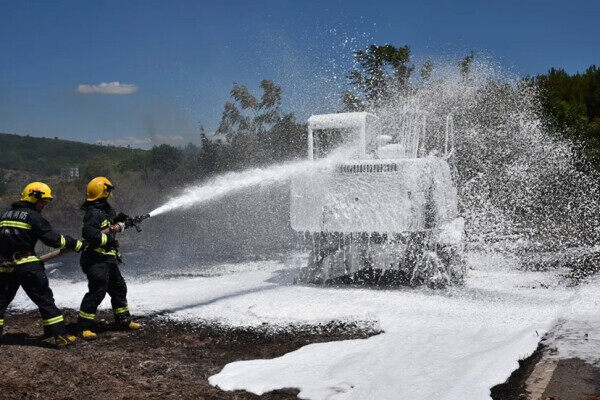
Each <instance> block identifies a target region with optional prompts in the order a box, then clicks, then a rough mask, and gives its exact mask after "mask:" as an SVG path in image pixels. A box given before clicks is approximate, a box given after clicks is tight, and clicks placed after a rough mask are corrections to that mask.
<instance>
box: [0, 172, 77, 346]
mask: <svg viewBox="0 0 600 400" xmlns="http://www.w3.org/2000/svg"><path fill="white" fill-rule="evenodd" d="M52 198H53V197H52V190H51V189H50V187H49V186H48V185H46V184H45V183H42V182H33V183H30V184H29V185H27V186H26V187H25V189H24V190H23V193H21V201H18V202H16V203H13V204H12V206H11V208H10V209H9V210H6V211H4V212H2V213H1V214H0V258H3V259H5V260H9V261H14V263H15V264H16V266H15V267H3V268H2V269H0V337H1V335H2V330H3V327H4V312H5V311H6V308H7V307H8V305H9V304H10V302H11V301H12V300H13V299H14V297H15V295H16V293H17V291H18V290H19V287H23V289H24V290H25V293H26V294H27V295H28V296H29V298H30V299H31V300H32V301H33V302H34V303H35V304H36V305H37V306H38V308H39V310H40V314H41V316H42V322H43V325H44V333H45V334H46V336H54V339H55V343H56V345H57V346H59V347H62V346H68V345H71V344H74V343H75V337H74V336H71V335H68V334H67V333H66V329H65V323H64V319H63V316H62V313H61V312H60V310H59V309H58V308H57V307H56V304H55V303H54V297H53V294H52V290H51V289H50V286H49V284H48V278H47V277H46V271H45V269H44V262H43V261H41V260H40V258H38V257H37V255H36V254H35V245H36V243H37V241H38V240H41V241H42V243H44V244H45V245H47V246H50V247H55V248H61V249H62V248H68V249H73V250H75V251H80V250H81V249H82V247H83V243H82V242H80V241H79V240H76V239H73V238H72V237H70V236H66V235H60V234H58V233H56V232H55V231H54V230H53V229H52V227H51V226H50V223H48V221H47V220H46V219H45V218H44V217H42V214H41V212H42V210H43V209H44V207H45V206H46V204H47V203H48V202H49V201H51V200H52Z"/></svg>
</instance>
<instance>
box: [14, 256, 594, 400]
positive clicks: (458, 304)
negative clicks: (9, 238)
mask: <svg viewBox="0 0 600 400" xmlns="http://www.w3.org/2000/svg"><path fill="white" fill-rule="evenodd" d="M469 264H470V266H471V268H472V270H471V272H470V274H469V277H468V278H467V282H466V284H465V286H464V287H457V288H452V289H448V290H444V291H433V290H429V289H397V290H374V289H361V288H344V289H337V288H322V287H312V286H298V285H293V284H292V282H293V278H294V275H295V273H296V272H297V270H296V269H295V268H294V267H292V264H286V263H280V262H275V261H272V262H253V263H244V264H226V265H221V266H215V267H213V268H212V269H211V270H209V271H206V272H207V274H206V275H207V276H204V277H194V278H172V279H164V280H153V281H149V282H142V281H130V282H129V295H128V298H129V302H130V305H131V307H132V310H133V312H134V313H135V314H150V313H164V314H165V315H167V316H170V317H173V318H177V319H184V320H187V321H200V320H203V321H215V322H218V323H221V324H226V325H232V326H246V327H252V326H263V325H264V324H268V325H271V326H289V325H291V324H319V323H327V322H329V321H331V320H339V321H373V322H374V323H375V324H376V326H378V327H379V328H381V329H382V330H383V331H384V333H382V334H380V335H377V336H374V337H371V338H369V339H360V340H347V341H341V342H332V343H320V344H313V345H309V346H305V347H303V348H301V349H299V350H297V351H294V352H292V353H289V354H286V355H284V356H282V357H279V358H276V359H273V360H251V361H239V362H234V363H231V364H228V365H227V366H225V368H224V369H223V370H222V371H221V372H220V373H218V374H216V375H214V376H212V377H211V378H210V382H211V384H213V385H216V386H219V387H220V388H222V389H224V390H238V389H241V390H247V391H250V392H253V393H256V394H262V393H265V392H268V391H272V390H275V389H281V388H290V387H294V388H298V389H299V390H300V394H299V397H300V398H305V399H326V398H336V399H374V398H377V399H397V398H404V399H465V398H468V399H487V398H489V389H490V387H492V386H494V385H496V384H498V383H502V382H504V381H505V379H506V378H507V377H508V376H509V375H510V373H511V372H512V371H513V370H514V369H516V368H517V367H518V363H517V360H518V359H519V358H522V357H525V356H527V355H529V354H530V353H532V352H533V351H534V350H535V348H536V346H537V344H538V342H539V340H540V338H541V336H542V335H543V334H544V332H545V331H546V330H548V329H549V328H550V327H551V326H553V324H554V323H555V321H556V320H557V319H558V318H559V317H561V315H563V314H564V313H565V312H568V311H569V310H571V309H572V308H573V307H574V308H577V307H579V306H578V305H577V304H579V303H578V302H583V304H585V307H587V308H586V309H585V310H584V311H585V312H583V311H582V315H583V316H589V315H592V314H593V313H594V312H597V310H598V300H597V299H598V295H595V293H598V292H599V291H598V290H597V288H598V287H599V286H600V283H595V282H592V283H590V284H589V285H594V286H586V287H584V288H582V289H571V288H566V287H564V285H560V284H558V280H557V279H556V274H557V273H556V272H554V273H553V272H524V271H518V270H516V261H515V260H511V259H509V258H507V257H501V256H492V255H481V254H479V255H471V256H470V260H469ZM51 285H52V288H53V290H54V293H55V296H56V299H57V303H58V305H59V306H60V307H71V308H76V307H77V306H78V304H79V302H80V301H81V297H82V296H83V294H84V293H85V291H86V285H85V283H84V282H78V283H73V282H70V281H64V280H52V282H51ZM591 295H595V296H596V297H595V299H596V300H594V301H593V302H591V303H590V301H589V300H586V299H588V298H589V296H591ZM582 296H583V297H582ZM13 307H16V308H20V309H31V308H34V306H33V304H32V303H31V302H30V301H29V300H28V299H27V298H26V297H25V296H24V295H23V293H22V292H20V293H19V295H18V296H17V298H16V299H15V301H14V302H13ZM103 307H109V302H108V299H107V300H105V302H104V303H103ZM590 307H591V309H590ZM6 324H10V316H9V317H8V318H7V319H6Z"/></svg>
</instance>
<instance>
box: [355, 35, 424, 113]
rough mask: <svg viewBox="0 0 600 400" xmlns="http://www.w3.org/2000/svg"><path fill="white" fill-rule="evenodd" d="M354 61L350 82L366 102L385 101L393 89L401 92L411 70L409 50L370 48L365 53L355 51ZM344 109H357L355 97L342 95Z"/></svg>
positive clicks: (390, 46)
mask: <svg viewBox="0 0 600 400" xmlns="http://www.w3.org/2000/svg"><path fill="white" fill-rule="evenodd" d="M354 59H355V60H356V62H357V64H358V67H359V68H358V69H355V70H352V71H350V73H349V75H348V78H349V79H350V83H351V84H352V85H354V86H355V88H356V89H358V90H359V92H360V93H364V95H365V99H366V101H367V102H371V103H377V102H379V101H382V100H385V99H386V98H388V96H389V95H390V94H392V93H394V92H395V91H397V90H405V89H406V88H407V87H408V79H409V78H410V76H411V74H412V72H413V71H414V69H415V67H414V66H412V65H409V62H410V47H408V46H404V47H395V46H393V45H391V44H386V45H383V46H378V45H371V46H369V47H367V48H366V49H365V50H356V51H355V52H354ZM344 100H345V106H346V108H347V109H352V108H357V107H358V106H357V100H358V97H356V96H352V95H351V94H350V93H349V94H345V95H344Z"/></svg>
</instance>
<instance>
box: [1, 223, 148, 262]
mask: <svg viewBox="0 0 600 400" xmlns="http://www.w3.org/2000/svg"><path fill="white" fill-rule="evenodd" d="M148 218H150V214H144V215H139V216H137V217H128V218H127V219H126V220H125V221H124V222H117V223H116V224H114V225H111V226H109V227H107V228H104V229H103V230H102V231H101V232H102V233H104V234H109V233H118V232H123V231H124V230H125V229H129V228H135V230H136V231H138V232H141V231H142V228H140V224H141V223H142V221H144V220H146V219H148ZM83 245H84V248H85V247H88V246H89V243H88V242H87V241H84V242H83ZM71 252H73V249H56V250H54V251H51V252H49V253H46V254H44V255H41V256H40V257H39V259H40V261H43V262H46V261H50V260H52V259H55V258H57V257H60V256H62V255H64V254H68V253H71ZM16 266H17V264H16V262H15V260H10V261H8V260H7V261H0V269H2V270H7V269H10V268H15V267H16Z"/></svg>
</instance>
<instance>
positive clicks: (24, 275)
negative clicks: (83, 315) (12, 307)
mask: <svg viewBox="0 0 600 400" xmlns="http://www.w3.org/2000/svg"><path fill="white" fill-rule="evenodd" d="M19 287H22V288H23V290H24V291H25V293H26V294H27V296H29V298H30V299H31V300H32V301H33V302H34V303H35V304H36V305H37V306H38V308H39V310H40V314H41V316H42V324H43V325H44V334H45V335H46V336H54V335H59V334H62V333H65V332H66V328H65V322H64V319H63V316H62V313H61V312H60V310H59V309H58V308H57V307H56V304H55V303H54V295H53V294H52V290H51V289H50V285H49V283H48V277H47V276H46V271H44V270H35V271H27V272H19V271H15V272H10V273H0V335H1V334H2V330H3V327H4V313H5V312H6V309H7V307H8V305H9V304H10V303H11V301H13V299H14V298H15V295H16V294H17V291H18V290H19Z"/></svg>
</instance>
